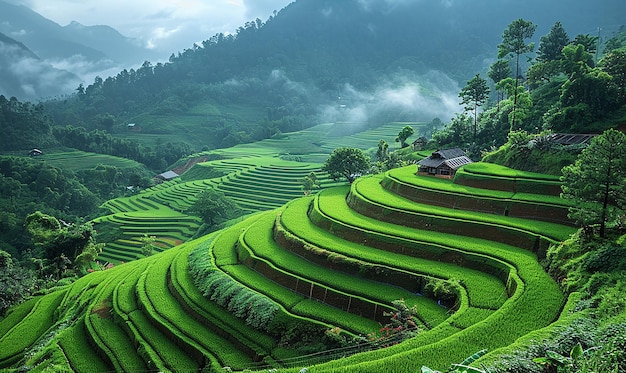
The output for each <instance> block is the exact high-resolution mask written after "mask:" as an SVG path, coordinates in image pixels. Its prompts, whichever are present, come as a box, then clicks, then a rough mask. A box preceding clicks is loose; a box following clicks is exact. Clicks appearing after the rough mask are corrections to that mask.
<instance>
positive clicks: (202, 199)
mask: <svg viewBox="0 0 626 373" xmlns="http://www.w3.org/2000/svg"><path fill="white" fill-rule="evenodd" d="M236 211H237V205H236V204H235V203H234V202H233V201H231V200H230V199H228V198H226V196H225V195H224V193H222V192H220V191H218V190H215V189H207V190H205V191H203V192H202V193H200V195H199V196H198V198H197V200H196V202H194V204H193V205H192V206H191V207H190V208H189V212H191V213H194V214H198V215H199V216H200V217H201V218H202V220H204V222H205V223H206V224H208V225H209V226H213V225H215V224H218V223H220V222H223V221H225V220H228V219H229V218H230V217H232V216H234V214H235V213H236Z"/></svg>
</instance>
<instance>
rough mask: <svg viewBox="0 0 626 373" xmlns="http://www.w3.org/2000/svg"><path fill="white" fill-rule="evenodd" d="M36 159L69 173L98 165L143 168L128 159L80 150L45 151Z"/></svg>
mask: <svg viewBox="0 0 626 373" xmlns="http://www.w3.org/2000/svg"><path fill="white" fill-rule="evenodd" d="M37 159H41V160H44V161H46V162H47V163H50V164H51V165H53V166H55V167H58V168H62V169H65V170H71V171H82V170H90V169H92V168H94V167H96V166H98V165H107V166H113V167H117V168H119V169H126V168H145V166H143V165H142V164H141V163H139V162H135V161H133V160H130V159H128V158H121V157H116V156H112V155H106V154H98V153H89V152H83V151H80V150H55V149H52V150H47V151H46V152H45V153H44V154H43V155H41V156H39V157H38V158H37Z"/></svg>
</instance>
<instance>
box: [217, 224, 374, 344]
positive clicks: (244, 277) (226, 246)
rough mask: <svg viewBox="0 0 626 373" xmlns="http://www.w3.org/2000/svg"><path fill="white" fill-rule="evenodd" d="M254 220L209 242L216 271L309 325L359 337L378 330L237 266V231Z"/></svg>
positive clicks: (366, 320) (252, 271) (356, 318)
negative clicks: (346, 332)
mask: <svg viewBox="0 0 626 373" xmlns="http://www.w3.org/2000/svg"><path fill="white" fill-rule="evenodd" d="M258 217H259V216H258V215H256V216H253V217H250V218H248V219H246V220H245V221H244V222H242V223H239V224H237V225H235V226H233V227H231V228H229V229H226V230H225V231H223V232H221V233H220V234H219V235H218V236H217V238H216V239H215V240H214V241H213V242H212V244H211V247H210V250H209V252H210V254H211V255H212V256H213V257H214V259H213V260H214V261H215V265H216V267H217V268H218V269H219V270H221V271H222V272H223V273H225V274H227V275H228V276H229V277H231V278H232V279H234V280H235V281H237V282H238V283H240V284H242V285H243V286H245V287H247V288H249V289H252V290H254V291H255V292H258V293H260V294H263V295H265V296H266V297H268V298H269V299H271V300H272V301H274V302H275V303H277V304H279V305H281V306H282V307H283V310H284V312H285V313H286V314H291V315H297V316H299V317H304V318H307V319H309V320H310V321H311V322H313V323H322V324H325V325H328V328H332V327H333V325H336V326H339V327H341V328H342V329H344V330H349V331H352V332H356V333H361V334H367V333H370V332H371V331H373V330H377V329H378V326H379V324H378V323H376V322H374V321H372V320H369V319H365V318H363V317H360V316H357V315H353V314H347V313H345V312H343V311H341V310H340V309H338V308H335V307H331V306H329V305H326V304H323V303H321V302H318V301H316V300H311V299H309V297H307V296H304V295H302V294H300V293H295V292H293V291H292V290H290V289H288V288H286V287H284V286H282V285H280V284H279V283H277V282H275V281H274V280H273V279H270V278H267V277H265V276H263V275H262V274H260V273H258V272H256V271H254V270H252V269H250V268H249V267H247V266H245V265H242V264H238V263H239V260H238V256H237V250H236V249H235V247H236V244H237V242H238V240H239V236H240V234H241V231H242V229H245V227H246V226H248V225H249V224H252V223H253V222H254V221H256V219H258ZM314 320H317V321H314Z"/></svg>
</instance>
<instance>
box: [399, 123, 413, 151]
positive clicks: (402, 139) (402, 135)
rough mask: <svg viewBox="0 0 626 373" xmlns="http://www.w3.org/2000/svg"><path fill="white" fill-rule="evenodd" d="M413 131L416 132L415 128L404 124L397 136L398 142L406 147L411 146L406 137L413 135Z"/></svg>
mask: <svg viewBox="0 0 626 373" xmlns="http://www.w3.org/2000/svg"><path fill="white" fill-rule="evenodd" d="M413 133H415V131H414V130H413V127H411V126H404V127H403V128H402V129H401V130H400V132H399V133H398V137H396V142H399V143H400V146H401V147H403V148H406V147H407V146H409V145H408V144H407V143H406V139H408V138H409V137H411V135H413Z"/></svg>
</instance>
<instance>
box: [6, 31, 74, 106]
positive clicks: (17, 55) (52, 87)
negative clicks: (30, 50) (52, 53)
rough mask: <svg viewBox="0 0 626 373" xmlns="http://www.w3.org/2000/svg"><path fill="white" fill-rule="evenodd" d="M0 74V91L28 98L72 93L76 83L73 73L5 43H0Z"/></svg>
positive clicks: (32, 99)
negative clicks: (54, 66)
mask: <svg viewBox="0 0 626 373" xmlns="http://www.w3.org/2000/svg"><path fill="white" fill-rule="evenodd" d="M0 76H2V77H3V78H2V79H1V81H0V92H2V93H3V94H5V95H7V96H15V97H17V98H19V99H20V100H30V101H37V100H39V99H41V98H42V97H50V96H54V95H57V94H59V93H69V92H72V90H73V89H75V88H76V87H78V84H80V79H79V78H78V77H76V76H75V75H73V74H71V73H68V72H67V71H64V70H58V69H55V68H53V67H52V66H51V65H50V64H49V63H47V62H46V61H42V60H40V59H38V58H37V57H36V56H34V55H28V54H26V53H24V51H23V49H21V48H19V47H18V46H15V45H9V44H5V43H0Z"/></svg>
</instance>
